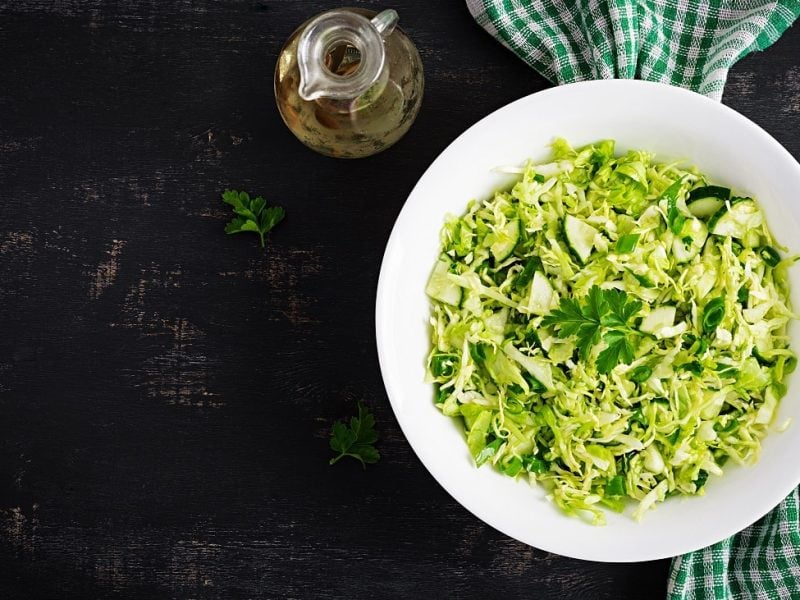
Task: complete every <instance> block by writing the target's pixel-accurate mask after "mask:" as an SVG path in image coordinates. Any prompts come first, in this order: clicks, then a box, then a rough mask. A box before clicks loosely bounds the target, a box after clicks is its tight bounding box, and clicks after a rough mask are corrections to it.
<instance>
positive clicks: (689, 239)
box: [672, 219, 708, 263]
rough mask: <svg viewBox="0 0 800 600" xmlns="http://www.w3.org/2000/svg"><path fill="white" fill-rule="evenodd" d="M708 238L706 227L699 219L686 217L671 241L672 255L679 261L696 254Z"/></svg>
mask: <svg viewBox="0 0 800 600" xmlns="http://www.w3.org/2000/svg"><path fill="white" fill-rule="evenodd" d="M707 238H708V228H707V227H706V226H705V224H704V223H703V222H702V221H701V220H700V219H687V220H686V223H684V224H683V227H682V228H681V232H680V234H679V235H676V236H675V239H674V240H673V241H672V255H673V256H674V257H675V260H676V261H677V262H679V263H686V262H689V261H690V260H692V259H693V258H694V257H695V256H697V255H698V254H699V253H700V251H701V250H702V249H703V246H704V245H705V243H706V239H707Z"/></svg>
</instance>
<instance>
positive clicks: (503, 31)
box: [467, 0, 800, 100]
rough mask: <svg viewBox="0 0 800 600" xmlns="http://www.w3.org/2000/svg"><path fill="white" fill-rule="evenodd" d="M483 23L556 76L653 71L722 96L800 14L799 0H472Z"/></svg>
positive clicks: (563, 79) (651, 75) (566, 79)
mask: <svg viewBox="0 0 800 600" xmlns="http://www.w3.org/2000/svg"><path fill="white" fill-rule="evenodd" d="M467 6H468V7H469V10H470V12H471V13H472V15H473V16H474V17H475V19H476V20H477V21H478V23H479V24H480V25H481V26H482V27H483V28H484V29H486V31H488V32H489V33H490V34H492V35H493V36H494V37H495V38H497V39H498V40H499V41H500V42H501V43H502V44H503V45H505V46H506V47H507V48H509V49H510V50H512V51H513V52H514V53H515V54H516V55H517V56H519V57H520V58H521V59H522V60H524V61H525V62H527V63H528V64H529V65H530V66H532V67H533V68H534V69H536V70H537V71H538V72H539V73H541V74H542V75H544V76H545V77H547V78H548V79H549V80H550V81H552V82H553V83H558V84H561V83H572V82H574V81H583V80H587V79H614V78H617V79H646V80H648V81H657V82H660V83H669V84H672V85H677V86H680V87H684V88H688V89H691V90H694V91H696V92H700V93H701V94H704V95H706V96H708V97H710V98H713V99H715V100H720V99H721V98H722V89H723V87H724V86H725V79H726V78H727V76H728V70H729V69H730V68H731V66H732V65H733V64H734V63H735V62H736V61H737V60H739V59H740V58H742V57H743V56H745V55H747V54H749V53H750V52H753V51H755V50H763V49H764V48H766V47H768V46H769V45H770V44H772V43H773V42H774V41H775V40H777V39H778V38H779V37H780V35H781V34H782V33H783V32H784V31H785V30H786V29H787V28H788V27H789V26H790V25H791V24H792V22H793V21H794V20H795V19H796V18H797V17H798V15H800V0H772V1H770V0H638V1H637V0H467Z"/></svg>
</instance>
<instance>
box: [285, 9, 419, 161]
mask: <svg viewBox="0 0 800 600" xmlns="http://www.w3.org/2000/svg"><path fill="white" fill-rule="evenodd" d="M397 21H398V16H397V13H396V12H395V11H393V10H385V11H383V12H381V13H379V14H376V13H375V12H373V11H369V10H364V9H356V8H347V9H339V10H332V11H328V12H325V13H322V14H321V15H318V16H316V17H314V18H313V19H311V20H309V21H307V22H306V23H304V24H303V25H301V26H300V28H298V29H297V31H295V32H294V33H293V34H292V36H291V37H290V38H289V40H288V41H287V42H286V45H285V46H284V47H283V49H282V50H281V53H280V56H279V58H278V63H277V65H276V67H275V98H276V101H277V104H278V109H279V111H280V114H281V117H282V118H283V120H284V122H285V123H286V125H287V126H288V127H289V129H290V130H291V131H292V133H294V135H295V136H297V138H298V139H299V140H300V141H301V142H303V143H304V144H305V145H306V146H308V147H309V148H311V149H313V150H315V151H317V152H320V153H322V154H326V155H328V156H333V157H337V158H359V157H364V156H370V155H372V154H376V153H377V152H380V151H382V150H385V149H386V148H388V147H389V146H391V145H392V144H394V143H395V142H397V141H398V140H399V139H400V138H401V137H402V136H403V135H404V134H405V133H406V132H407V131H408V129H409V128H410V127H411V124H412V123H413V122H414V119H415V118H416V116H417V112H418V111H419V106H420V103H421V101H422V92H423V86H424V83H423V73H422V61H421V60H420V57H419V53H418V52H417V49H416V48H415V47H414V44H413V43H412V42H411V41H410V40H409V39H408V37H407V36H406V35H405V33H403V32H402V31H401V30H400V29H399V28H398V27H397Z"/></svg>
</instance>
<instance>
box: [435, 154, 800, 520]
mask: <svg viewBox="0 0 800 600" xmlns="http://www.w3.org/2000/svg"><path fill="white" fill-rule="evenodd" d="M441 243H442V249H441V255H440V257H439V260H438V261H437V263H436V267H435V268H434V271H433V274H432V275H431V278H430V280H429V283H428V287H427V290H426V291H427V293H428V295H429V296H430V297H431V301H432V317H431V321H430V322H431V327H432V345H433V347H432V350H431V352H430V355H429V357H428V362H427V376H426V379H427V380H428V381H430V382H432V383H435V384H436V398H435V401H436V404H437V406H438V407H439V408H440V409H441V411H442V412H443V413H444V414H445V415H447V416H450V417H456V418H459V419H461V420H462V421H463V423H464V427H465V431H466V441H467V445H468V448H469V451H470V453H471V454H472V457H473V458H474V459H475V461H476V464H477V465H478V466H481V465H482V464H484V463H490V464H492V465H494V467H495V468H497V469H499V470H500V471H501V472H503V473H505V474H506V475H508V476H511V477H521V476H527V477H529V479H530V480H531V481H532V482H534V481H535V482H538V483H539V484H541V485H543V486H544V487H545V489H546V490H547V491H548V497H549V498H551V499H552V500H553V501H554V502H555V504H556V505H558V506H559V507H560V508H561V509H563V510H564V511H565V512H566V513H568V514H570V515H577V516H580V517H583V518H586V519H587V520H589V521H591V522H592V523H594V524H603V523H605V516H604V511H603V507H606V508H610V509H613V510H615V511H619V512H622V511H623V510H625V508H626V507H627V506H631V505H633V507H634V510H633V517H634V518H636V519H640V518H641V516H642V514H643V513H644V512H645V511H647V510H648V509H650V508H651V507H653V506H654V505H655V504H656V503H658V502H661V501H663V500H664V499H665V498H667V497H669V496H673V495H696V494H703V493H704V486H705V484H706V479H707V478H708V476H709V474H713V475H720V474H721V473H722V466H723V465H724V464H725V463H726V462H727V461H728V460H731V461H733V462H734V463H738V464H748V463H753V462H754V461H756V460H757V458H758V454H759V450H760V443H761V440H762V438H763V437H764V436H765V435H766V433H767V429H768V427H769V425H770V424H771V423H772V421H773V417H774V415H775V412H776V408H777V405H778V402H779V400H780V398H781V397H782V396H783V395H784V394H785V393H786V385H785V378H786V376H787V375H788V374H789V373H790V372H791V371H792V370H793V369H794V367H795V365H796V363H797V360H796V358H795V354H794V353H793V352H792V351H791V350H790V349H789V346H788V341H789V340H788V337H787V332H786V328H787V324H788V322H789V321H790V320H791V319H793V318H795V316H794V315H793V313H792V311H791V309H790V306H789V299H788V298H789V290H788V279H787V274H786V271H787V267H788V266H789V265H790V264H791V263H792V262H794V260H795V258H794V257H791V258H781V256H780V255H779V254H778V252H777V251H776V250H775V242H774V240H773V238H772V235H771V234H770V231H769V229H768V228H767V225H766V223H765V220H764V217H763V213H762V212H761V210H760V208H758V206H757V205H756V203H755V201H754V200H753V199H751V198H737V197H732V196H731V195H730V190H726V189H725V188H720V187H717V186H709V184H708V182H707V181H706V177H705V176H704V175H703V174H702V173H700V172H698V170H697V169H695V168H682V167H680V166H678V165H676V164H662V163H658V162H655V161H654V159H653V156H652V155H650V154H648V153H647V152H643V151H631V152H627V153H626V154H624V155H622V156H620V157H616V156H615V151H614V142H613V141H611V140H604V141H601V142H598V143H595V144H592V145H589V146H586V147H583V148H579V149H577V150H576V149H573V148H572V147H571V146H570V145H569V144H568V143H567V142H566V141H564V140H556V141H555V142H554V144H553V156H552V160H551V162H549V163H547V164H538V165H537V164H532V163H528V164H526V165H525V166H524V168H522V169H521V175H520V178H519V180H518V181H517V182H516V183H515V184H514V185H513V187H511V188H510V189H506V190H503V191H498V192H496V193H495V194H494V197H493V198H491V199H488V200H485V201H472V202H470V203H469V205H468V207H467V212H466V213H465V214H464V215H462V216H460V217H448V220H447V222H446V224H445V226H444V228H443V230H442V234H441ZM595 286H598V287H599V288H600V289H601V290H611V289H615V290H621V291H622V292H624V294H625V296H626V297H627V298H629V299H631V300H635V301H638V302H637V304H638V303H641V308H640V310H639V313H638V314H637V315H636V317H635V318H634V320H633V321H632V323H633V327H635V328H636V335H637V338H636V339H637V343H636V344H635V346H634V348H635V352H634V353H633V355H632V356H630V357H628V360H626V359H624V358H623V359H620V362H619V363H618V364H616V366H614V367H613V368H611V369H610V371H608V372H600V370H599V369H598V367H597V364H596V360H597V357H598V353H599V352H601V351H602V350H603V348H604V346H605V342H603V341H598V343H597V344H596V345H595V346H593V347H591V348H588V349H582V348H579V347H578V338H577V337H576V336H560V335H559V334H558V330H557V328H555V327H554V326H552V325H549V326H548V325H547V324H543V323H542V322H543V320H544V319H545V317H546V316H547V315H548V314H551V313H552V312H553V311H554V310H556V309H557V308H558V307H559V306H560V303H561V301H562V300H564V299H575V300H579V301H583V300H585V299H586V297H587V294H589V291H590V290H591V289H592V288H593V287H595ZM583 350H586V352H587V354H586V355H585V356H584V354H583Z"/></svg>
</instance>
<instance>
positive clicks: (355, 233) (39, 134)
mask: <svg viewBox="0 0 800 600" xmlns="http://www.w3.org/2000/svg"><path fill="white" fill-rule="evenodd" d="M352 4H358V5H361V6H368V7H373V8H378V7H382V6H383V4H380V3H376V2H352ZM336 5H337V3H335V2H322V1H293V0H283V1H280V0H275V1H260V2H259V1H251V0H225V1H221V0H220V1H213V0H197V1H193V2H190V1H188V0H183V1H172V2H167V1H161V0H158V1H157V0H143V1H140V2H130V1H126V0H112V1H102V0H85V1H79V0H14V1H3V0H0V81H2V82H3V85H2V86H0V189H2V190H3V192H4V200H3V203H2V205H0V323H2V327H3V335H1V336H0V415H2V416H1V417H0V428H2V435H1V436H0V597H2V598H81V599H84V598H93V597H98V598H100V597H102V598H106V597H129V598H134V597H149V598H156V597H157V598H239V597H241V598H413V597H427V596H433V595H439V596H444V597H452V598H473V597H520V598H521V597H524V598H584V599H604V598H608V599H612V598H613V599H615V600H621V599H626V598H631V599H634V598H656V597H661V596H663V593H664V591H665V588H666V576H667V568H668V563H667V562H666V561H659V562H654V563H645V564H639V565H614V564H599V563H588V562H581V561H576V560H571V559H566V558H562V557H559V556H555V555H551V554H547V553H545V552H541V551H539V550H535V549H532V548H529V547H527V546H525V545H523V544H520V543H518V542H515V541H513V540H511V539H509V538H507V537H506V536H504V535H502V534H500V533H498V532H496V531H494V530H493V529H491V528H489V527H487V526H486V525H484V524H483V523H481V522H480V521H478V520H477V519H476V518H474V517H473V516H472V515H470V514H469V513H467V512H466V511H465V510H464V509H463V508H461V507H460V506H459V505H458V504H457V503H456V502H455V501H454V500H453V499H452V498H450V497H449V496H448V495H447V494H446V493H445V492H444V491H443V490H442V489H441V488H440V487H439V486H438V484H436V482H435V481H434V480H433V479H432V478H431V476H430V475H429V474H428V473H427V471H425V469H424V468H423V467H422V465H421V464H420V463H419V461H418V460H417V458H416V457H415V456H414V454H413V452H412V451H411V449H410V447H409V446H408V444H407V443H406V441H405V439H404V437H403V435H402V433H401V432H400V430H399V428H398V426H397V423H396V421H395V420H394V417H393V416H392V413H391V409H390V407H389V404H388V401H387V399H386V396H385V392H384V389H383V385H382V382H381V379H380V373H379V370H378V365H377V360H376V351H375V344H374V325H373V306H374V300H375V297H374V294H375V284H376V281H377V275H378V269H379V266H380V259H381V256H382V252H383V248H384V245H385V243H386V240H387V238H388V235H389V231H390V229H391V226H392V223H393V221H394V219H395V217H396V216H397V213H398V212H399V210H400V207H401V206H402V204H403V202H404V200H405V198H406V196H407V194H408V192H409V191H410V190H411V188H412V187H413V185H414V183H415V182H416V180H417V179H418V178H419V176H420V175H421V174H422V172H423V171H424V170H425V168H426V167H427V166H428V164H429V163H430V162H431V161H432V160H433V158H434V157H435V156H436V155H437V154H438V153H439V152H441V151H442V150H443V149H444V148H445V146H446V145H447V144H448V143H449V142H450V141H451V140H452V139H453V138H454V137H455V136H456V135H458V134H459V133H460V132H461V131H463V130H464V129H465V128H466V127H467V126H469V125H470V124H472V123H474V122H475V121H477V120H478V119H479V118H481V117H483V116H484V115H485V114H487V113H488V112H490V111H492V110H494V109H496V108H499V107H500V106H502V105H504V104H506V103H508V102H510V101H512V100H515V99H517V98H519V97H521V96H523V95H526V94H529V93H531V92H534V91H537V90H540V89H543V88H545V87H547V86H548V83H547V82H546V81H545V80H543V79H542V78H541V77H539V76H538V75H536V74H535V73H534V72H532V71H531V70H529V69H528V68H527V67H526V66H525V65H524V64H523V63H522V62H521V61H519V60H517V59H515V58H514V57H513V56H512V55H511V54H510V53H508V52H507V51H506V50H504V49H503V48H502V47H501V46H500V45H499V44H497V43H495V42H494V41H493V40H492V39H491V38H490V37H489V36H488V35H485V34H484V33H483V32H482V31H481V30H480V29H479V28H478V26H477V25H475V24H474V23H473V22H472V20H471V18H470V17H469V15H468V13H467V11H466V9H465V8H464V6H463V2H462V1H461V0H446V1H445V0H441V1H438V2H424V1H422V0H398V1H397V2H395V3H394V7H395V8H397V9H398V11H399V13H400V15H401V19H402V24H403V26H404V28H405V29H406V30H407V32H408V33H409V35H410V36H411V37H412V39H413V40H414V41H415V42H416V43H417V45H418V47H419V49H420V52H421V54H422V58H423V61H424V64H425V69H426V97H425V100H424V104H423V108H422V112H421V114H420V116H419V119H418V121H417V123H416V124H415V126H414V127H413V128H412V130H411V131H410V133H409V134H408V135H407V136H406V137H405V138H404V139H403V140H402V141H401V142H400V143H399V144H397V146H395V147H394V148H392V149H391V150H389V151H387V152H385V153H383V154H381V155H378V156H375V157H372V158H369V159H365V160H361V161H355V162H340V161H336V160H332V159H328V158H325V157H322V156H318V155H316V154H314V153H312V152H310V151H308V150H306V149H305V148H304V147H303V146H302V145H300V144H299V143H298V142H297V141H296V140H295V139H294V138H293V137H292V135H291V134H290V133H289V131H288V130H287V129H286V128H285V127H284V126H283V124H282V122H281V121H280V118H279V116H278V114H277V111H276V109H275V106H274V102H273V98H272V91H271V73H272V68H273V65H274V61H275V58H276V56H277V53H278V51H279V49H280V47H281V44H282V42H283V41H284V40H285V39H286V38H287V37H288V36H289V34H290V33H291V32H292V30H293V28H294V27H296V26H297V25H298V24H299V23H301V22H302V21H303V20H305V19H306V18H307V17H309V16H311V15H313V14H315V13H317V12H320V11H322V10H324V9H326V8H331V7H334V6H336ZM798 63H800V31H799V30H798V29H797V28H795V29H793V30H790V31H789V32H788V33H787V34H786V35H785V36H784V38H783V39H781V40H780V41H779V42H778V43H777V44H776V45H775V46H774V47H773V48H771V49H770V50H768V51H767V52H764V53H761V54H759V55H756V56H753V57H750V58H747V59H746V60H744V61H742V62H741V63H740V64H739V65H738V66H737V67H736V68H735V70H734V72H733V73H732V74H731V79H730V83H729V86H728V90H727V92H726V95H725V102H726V103H728V104H730V105H731V106H733V107H735V108H736V109H737V110H740V111H741V112H743V113H744V114H745V115H747V116H749V117H750V118H752V119H753V120H755V121H756V122H757V123H759V124H761V125H762V126H763V127H764V128H765V129H767V130H768V131H769V132H770V133H772V134H773V135H775V137H777V138H778V139H779V140H780V141H781V142H782V143H784V144H785V145H786V147H787V148H788V149H789V150H790V151H791V152H792V153H793V154H794V155H795V156H800V136H799V135H798V133H800V67H798ZM229 186H230V187H238V188H242V189H247V190H250V191H252V192H255V193H260V194H264V195H265V196H267V197H268V199H271V200H273V201H275V202H279V203H281V204H283V205H284V206H285V207H286V210H287V218H286V221H285V222H284V223H283V224H282V225H281V226H280V227H279V228H278V229H277V230H276V231H275V232H273V234H271V237H270V243H269V247H268V249H267V251H266V252H261V251H260V249H259V248H258V246H257V241H256V239H255V237H253V238H252V239H248V238H247V237H246V236H242V237H234V238H231V237H226V236H225V235H224V234H223V232H222V229H223V225H224V223H225V221H226V219H227V218H228V214H227V211H226V210H225V208H224V206H223V205H222V204H221V202H220V200H219V193H220V192H221V190H222V189H224V188H225V187H229ZM356 400H363V401H364V402H366V403H367V404H368V405H369V406H370V407H371V408H372V409H373V410H374V412H375V413H376V416H377V419H378V427H379V429H380V432H381V434H382V438H381V441H380V449H381V452H382V454H383V460H382V461H381V462H380V463H379V464H378V465H377V466H375V467H373V468H370V469H369V470H368V471H366V472H364V471H362V470H361V469H360V467H358V465H356V464H355V463H353V464H346V463H342V464H340V465H337V466H336V467H335V468H331V467H329V466H328V464H327V460H328V458H329V450H328V447H327V434H328V430H329V427H330V424H331V422H332V421H333V420H335V419H336V418H339V417H342V416H345V415H347V414H349V413H351V412H352V411H353V410H354V405H355V401H356Z"/></svg>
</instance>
